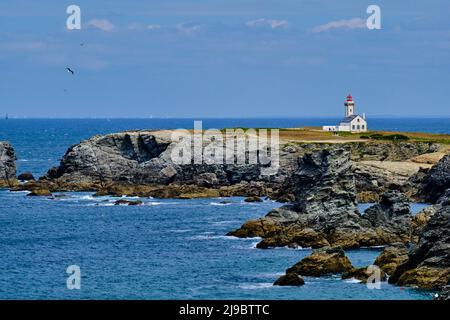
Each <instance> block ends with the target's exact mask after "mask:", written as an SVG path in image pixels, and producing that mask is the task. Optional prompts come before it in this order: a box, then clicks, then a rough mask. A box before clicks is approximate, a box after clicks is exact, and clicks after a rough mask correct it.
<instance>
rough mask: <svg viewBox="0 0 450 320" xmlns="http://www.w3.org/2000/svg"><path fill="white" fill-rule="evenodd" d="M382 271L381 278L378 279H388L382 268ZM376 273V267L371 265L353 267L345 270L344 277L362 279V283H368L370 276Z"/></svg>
mask: <svg viewBox="0 0 450 320" xmlns="http://www.w3.org/2000/svg"><path fill="white" fill-rule="evenodd" d="M379 271H380V274H379V276H380V278H379V279H377V280H379V281H386V278H387V276H386V273H385V272H384V271H383V270H382V269H379ZM374 275H375V272H374V269H373V268H372V269H371V268H369V267H363V268H353V269H351V270H349V271H345V272H344V273H343V274H342V279H343V280H346V279H356V280H360V281H361V283H367V281H368V280H369V278H370V277H373V276H374Z"/></svg>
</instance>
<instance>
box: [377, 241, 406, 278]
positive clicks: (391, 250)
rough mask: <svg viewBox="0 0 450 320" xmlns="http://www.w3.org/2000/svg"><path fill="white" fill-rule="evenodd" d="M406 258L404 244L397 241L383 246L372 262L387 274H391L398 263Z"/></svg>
mask: <svg viewBox="0 0 450 320" xmlns="http://www.w3.org/2000/svg"><path fill="white" fill-rule="evenodd" d="M407 260H408V248H407V247H406V246H405V245H404V244H402V243H399V244H394V245H392V246H389V247H386V248H384V250H383V252H381V254H380V255H379V256H378V257H377V258H376V259H375V262H374V263H373V264H374V265H376V266H378V267H380V268H381V270H383V271H384V272H386V273H387V274H392V273H393V272H394V271H395V269H397V267H398V266H399V265H401V264H402V263H404V262H406V261H407Z"/></svg>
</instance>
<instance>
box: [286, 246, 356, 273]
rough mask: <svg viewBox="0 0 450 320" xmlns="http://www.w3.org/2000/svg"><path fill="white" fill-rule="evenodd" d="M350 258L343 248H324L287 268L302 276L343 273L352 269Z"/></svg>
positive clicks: (288, 270) (287, 271)
mask: <svg viewBox="0 0 450 320" xmlns="http://www.w3.org/2000/svg"><path fill="white" fill-rule="evenodd" d="M352 269H353V267H352V264H351V262H350V260H349V259H348V258H347V257H346V256H345V253H344V250H342V249H341V248H322V249H317V250H314V251H313V253H312V254H311V255H310V256H308V257H305V258H304V259H302V260H301V261H300V262H298V263H296V264H295V265H293V266H292V267H290V268H289V269H287V270H286V274H289V273H294V274H299V275H302V276H315V277H320V276H323V275H327V274H334V273H342V272H348V271H350V270H352Z"/></svg>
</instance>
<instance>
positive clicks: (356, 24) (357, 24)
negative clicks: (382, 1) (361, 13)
mask: <svg viewBox="0 0 450 320" xmlns="http://www.w3.org/2000/svg"><path fill="white" fill-rule="evenodd" d="M366 27H367V25H366V21H365V20H363V19H361V18H353V19H348V20H338V21H332V22H329V23H327V24H323V25H320V26H317V27H315V28H313V29H312V32H314V33H320V32H326V31H329V30H332V29H363V28H366Z"/></svg>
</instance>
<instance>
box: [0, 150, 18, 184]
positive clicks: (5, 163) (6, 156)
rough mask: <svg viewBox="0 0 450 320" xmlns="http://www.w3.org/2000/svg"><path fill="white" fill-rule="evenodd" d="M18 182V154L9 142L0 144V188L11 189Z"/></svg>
mask: <svg viewBox="0 0 450 320" xmlns="http://www.w3.org/2000/svg"><path fill="white" fill-rule="evenodd" d="M16 183H17V180H16V154H15V152H14V148H13V147H12V145H11V144H9V143H8V142H0V187H11V186H13V185H15V184H16Z"/></svg>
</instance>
